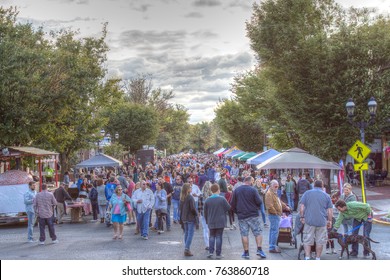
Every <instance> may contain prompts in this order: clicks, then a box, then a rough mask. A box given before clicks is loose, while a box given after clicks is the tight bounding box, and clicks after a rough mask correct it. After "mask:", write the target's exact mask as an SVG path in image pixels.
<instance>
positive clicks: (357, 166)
mask: <svg viewBox="0 0 390 280" xmlns="http://www.w3.org/2000/svg"><path fill="white" fill-rule="evenodd" d="M353 170H355V171H363V170H368V162H363V163H357V164H354V165H353Z"/></svg>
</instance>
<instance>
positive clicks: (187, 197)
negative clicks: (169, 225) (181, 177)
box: [180, 183, 198, 257]
mask: <svg viewBox="0 0 390 280" xmlns="http://www.w3.org/2000/svg"><path fill="white" fill-rule="evenodd" d="M191 189H192V186H191V184H188V183H185V184H184V185H183V187H182V189H181V193H180V224H181V225H182V228H183V230H184V246H185V247H184V256H186V257H191V256H193V254H192V253H191V251H190V247H191V243H192V238H193V237H194V230H195V223H196V220H197V217H198V211H197V210H196V208H195V200H194V197H193V196H192V195H191Z"/></svg>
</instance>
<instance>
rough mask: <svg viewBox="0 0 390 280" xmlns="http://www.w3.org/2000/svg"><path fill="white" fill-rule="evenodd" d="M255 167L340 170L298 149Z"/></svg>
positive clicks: (330, 163) (332, 164)
mask: <svg viewBox="0 0 390 280" xmlns="http://www.w3.org/2000/svg"><path fill="white" fill-rule="evenodd" d="M256 167H257V168H258V169H290V168H291V169H333V170H339V169H340V166H339V165H337V164H335V163H332V162H327V161H324V160H322V159H320V158H318V157H316V156H313V155H311V154H309V153H308V152H306V151H304V150H302V149H299V148H293V149H290V150H287V151H285V152H283V153H281V154H278V155H276V156H274V157H272V158H270V159H268V160H266V161H264V162H263V163H261V164H259V165H257V166H256Z"/></svg>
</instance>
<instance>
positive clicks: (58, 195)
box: [53, 182, 72, 224]
mask: <svg viewBox="0 0 390 280" xmlns="http://www.w3.org/2000/svg"><path fill="white" fill-rule="evenodd" d="M65 185H66V184H65V183H64V182H62V183H61V184H60V186H59V188H57V189H56V190H55V191H54V193H53V194H54V197H55V199H56V200H57V203H58V204H57V221H58V223H59V224H63V223H64V222H63V221H62V217H63V216H64V214H65V200H72V198H71V197H70V195H69V193H68V192H67V191H66V190H65Z"/></svg>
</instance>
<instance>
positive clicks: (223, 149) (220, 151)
mask: <svg viewBox="0 0 390 280" xmlns="http://www.w3.org/2000/svg"><path fill="white" fill-rule="evenodd" d="M225 150H226V149H225V148H221V149H219V150H218V151H215V152H214V153H213V154H214V155H218V154H220V153H222V152H223V151H225Z"/></svg>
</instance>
